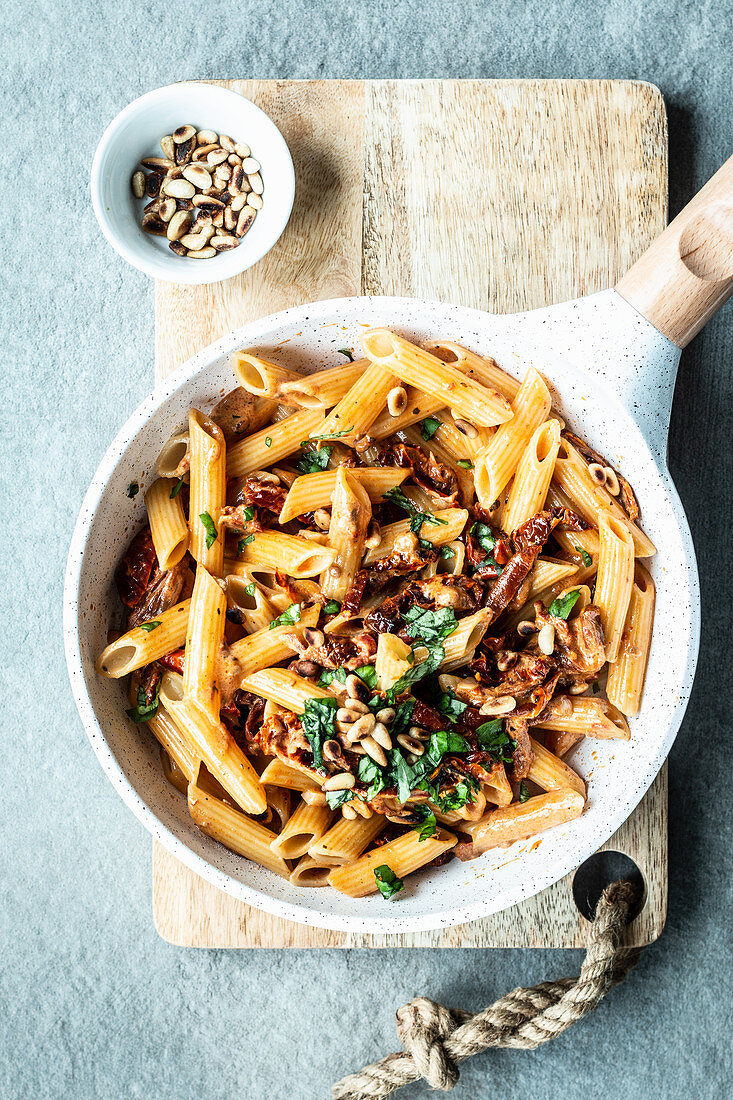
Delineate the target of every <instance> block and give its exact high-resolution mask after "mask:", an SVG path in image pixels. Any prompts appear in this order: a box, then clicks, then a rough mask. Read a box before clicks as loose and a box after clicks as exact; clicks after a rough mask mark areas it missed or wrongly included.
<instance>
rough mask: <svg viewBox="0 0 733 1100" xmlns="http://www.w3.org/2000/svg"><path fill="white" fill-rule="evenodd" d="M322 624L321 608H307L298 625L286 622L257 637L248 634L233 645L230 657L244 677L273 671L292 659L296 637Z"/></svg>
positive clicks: (263, 631) (257, 634) (295, 649)
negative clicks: (294, 637)
mask: <svg viewBox="0 0 733 1100" xmlns="http://www.w3.org/2000/svg"><path fill="white" fill-rule="evenodd" d="M317 622H318V608H317V607H307V608H306V609H305V610H304V611H301V613H300V620H299V621H298V622H297V623H292V624H290V623H286V624H285V625H283V626H275V627H273V628H272V629H270V628H269V627H265V628H264V629H262V630H258V631H257V632H256V633H255V634H248V635H247V637H246V638H240V639H239V641H236V642H232V644H231V645H230V646H229V654H230V656H231V657H234V659H235V660H236V661H237V663H238V665H239V667H240V669H241V673H242V675H243V676H249V675H250V674H251V673H253V672H259V671H260V669H263V668H270V667H271V666H272V665H276V664H278V663H279V662H280V661H285V660H288V658H289V657H290V656H291V654H293V653H297V652H298V650H297V648H296V647H295V645H294V644H293V641H292V639H293V635H295V636H296V637H298V638H301V637H302V635H303V630H304V629H305V628H306V627H313V626H315V625H316V624H317Z"/></svg>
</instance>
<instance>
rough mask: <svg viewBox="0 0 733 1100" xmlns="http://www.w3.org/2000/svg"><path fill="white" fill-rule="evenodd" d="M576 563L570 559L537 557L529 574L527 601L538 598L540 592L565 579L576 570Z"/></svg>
mask: <svg viewBox="0 0 733 1100" xmlns="http://www.w3.org/2000/svg"><path fill="white" fill-rule="evenodd" d="M577 569H578V567H577V565H575V563H574V562H571V561H560V560H559V559H558V558H537V560H536V561H535V563H534V568H533V569H532V573H531V574H530V586H529V592H528V594H527V603H531V602H532V601H533V600H537V599H539V598H540V595H541V593H543V592H546V591H547V590H548V589H550V588H552V587H553V586H554V585H556V584H559V583H560V582H561V581H567V580H568V579H569V578H570V577H572V575H573V573H575V572H577Z"/></svg>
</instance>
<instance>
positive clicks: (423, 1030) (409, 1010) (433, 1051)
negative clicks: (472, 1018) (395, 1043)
mask: <svg viewBox="0 0 733 1100" xmlns="http://www.w3.org/2000/svg"><path fill="white" fill-rule="evenodd" d="M458 1026H459V1021H458V1020H456V1018H455V1017H454V1015H453V1013H452V1012H451V1010H450V1009H449V1008H445V1007H444V1006H443V1005H439V1004H436V1002H435V1001H431V1000H429V999H428V998H427V997H417V998H416V999H415V1000H414V1001H410V1003H409V1004H406V1005H402V1007H401V1008H398V1009H397V1034H398V1036H399V1038H400V1042H401V1043H402V1045H403V1046H404V1048H405V1050H406V1051H407V1053H408V1054H409V1055H410V1056H411V1057H412V1060H413V1062H414V1063H415V1067H416V1069H417V1070H418V1072H419V1073H420V1075H421V1076H422V1077H424V1078H425V1080H426V1081H427V1082H428V1084H429V1085H431V1086H432V1087H433V1088H434V1089H442V1090H443V1092H449V1091H450V1089H452V1088H454V1087H455V1085H456V1084H457V1083H458V1076H459V1074H458V1067H457V1066H456V1064H455V1062H454V1061H453V1059H452V1058H450V1057H449V1056H448V1055H447V1054H446V1051H445V1047H444V1046H443V1040H444V1039H447V1038H448V1036H449V1035H451V1034H452V1033H453V1032H454V1031H455V1029H456V1028H457V1027H458Z"/></svg>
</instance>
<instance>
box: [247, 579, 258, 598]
mask: <svg viewBox="0 0 733 1100" xmlns="http://www.w3.org/2000/svg"><path fill="white" fill-rule="evenodd" d="M244 591H245V592H246V593H247V595H248V596H254V594H255V592H256V591H257V585H256V584H255V583H254V581H253V582H252V584H248V585H247V587H246V588H245V590H244Z"/></svg>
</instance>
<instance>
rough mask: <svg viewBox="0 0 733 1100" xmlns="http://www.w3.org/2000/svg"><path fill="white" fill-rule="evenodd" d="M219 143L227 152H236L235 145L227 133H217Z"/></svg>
mask: <svg viewBox="0 0 733 1100" xmlns="http://www.w3.org/2000/svg"><path fill="white" fill-rule="evenodd" d="M219 144H220V145H221V147H222V149H226V151H227V154H229V153H234V152H236V146H235V144H234V142H233V141H232V139H231V138H230V137H229V135H228V134H219Z"/></svg>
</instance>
